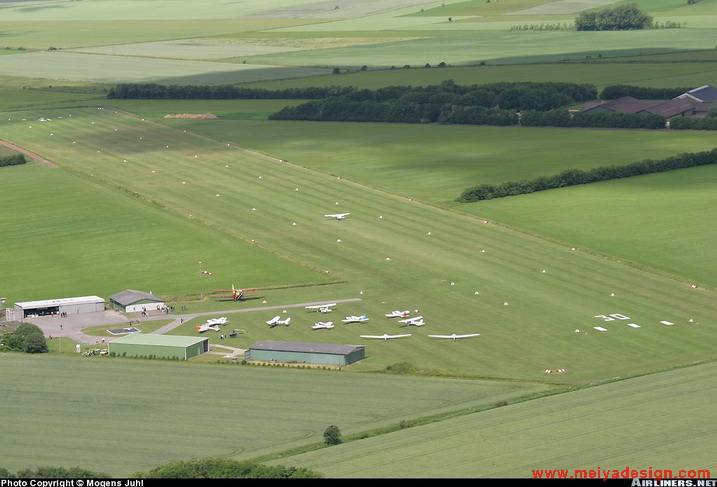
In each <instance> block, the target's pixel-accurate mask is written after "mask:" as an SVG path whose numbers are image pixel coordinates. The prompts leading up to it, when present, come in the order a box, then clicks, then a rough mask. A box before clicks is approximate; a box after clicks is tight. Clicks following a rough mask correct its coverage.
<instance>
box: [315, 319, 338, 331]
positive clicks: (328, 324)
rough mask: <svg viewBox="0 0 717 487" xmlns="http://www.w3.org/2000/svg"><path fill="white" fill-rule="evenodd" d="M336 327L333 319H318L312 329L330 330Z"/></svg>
mask: <svg viewBox="0 0 717 487" xmlns="http://www.w3.org/2000/svg"><path fill="white" fill-rule="evenodd" d="M333 327H334V322H333V321H318V322H316V323H314V324H313V326H312V327H311V329H312V330H330V329H332V328H333Z"/></svg>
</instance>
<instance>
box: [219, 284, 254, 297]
mask: <svg viewBox="0 0 717 487" xmlns="http://www.w3.org/2000/svg"><path fill="white" fill-rule="evenodd" d="M252 291H256V288H245V289H237V288H235V287H234V284H232V288H231V289H215V290H214V291H209V294H212V295H214V296H213V297H214V298H215V299H218V300H221V301H244V300H245V299H247V297H246V294H247V293H249V292H252Z"/></svg>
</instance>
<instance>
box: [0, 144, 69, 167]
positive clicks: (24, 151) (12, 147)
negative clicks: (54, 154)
mask: <svg viewBox="0 0 717 487" xmlns="http://www.w3.org/2000/svg"><path fill="white" fill-rule="evenodd" d="M0 145H1V146H3V147H7V148H8V149H10V150H14V151H15V152H19V153H21V154H24V155H25V157H27V158H29V159H31V160H33V161H35V162H39V163H40V164H43V165H45V166H48V167H57V164H55V163H54V162H52V161H49V160H47V159H45V158H44V157H42V156H41V155H40V154H36V153H35V152H32V151H29V150H27V149H24V148H22V147H20V146H19V145H15V144H13V143H12V142H8V141H6V140H0Z"/></svg>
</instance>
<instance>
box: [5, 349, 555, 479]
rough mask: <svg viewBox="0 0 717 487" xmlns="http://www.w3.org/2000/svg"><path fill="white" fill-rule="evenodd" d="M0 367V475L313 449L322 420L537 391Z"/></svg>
mask: <svg viewBox="0 0 717 487" xmlns="http://www.w3.org/2000/svg"><path fill="white" fill-rule="evenodd" d="M0 371H2V377H3V400H2V401H0V414H1V415H2V418H3V438H4V439H5V440H6V441H4V442H2V444H1V445H0V454H2V457H3V466H4V467H6V468H9V469H10V470H17V469H20V468H27V467H32V466H38V465H68V466H75V465H79V466H81V467H85V468H91V469H92V470H95V471H100V472H107V473H110V474H113V475H118V476H126V475H129V474H131V473H132V472H136V471H138V470H145V469H149V468H153V467H155V466H157V465H159V464H161V463H165V462H168V461H172V460H186V459H190V458H194V457H206V456H228V455H232V456H242V457H248V456H252V455H256V454H258V453H261V452H267V451H270V450H272V449H277V448H286V447H289V446H292V445H295V444H304V443H307V442H315V441H319V440H320V438H321V433H322V432H323V430H324V429H325V428H326V427H327V426H328V425H330V424H337V425H339V427H340V428H341V429H342V431H344V433H345V434H347V433H352V432H353V433H355V432H359V431H364V430H368V429H371V428H373V427H376V426H381V425H389V424H395V423H398V422H399V421H401V420H404V419H410V418H414V417H419V416H425V415H431V414H439V413H442V412H447V411H451V410H455V409H460V408H468V407H481V406H487V405H490V404H493V403H494V402H495V401H496V400H510V399H514V398H517V397H519V396H521V395H525V394H532V393H536V392H540V391H544V390H546V388H545V387H544V386H540V385H521V384H517V383H505V382H491V381H464V380H438V379H427V378H411V377H399V376H387V375H369V374H366V375H363V374H352V375H351V378H350V380H347V375H346V374H344V373H340V372H320V371H313V372H311V371H301V370H276V369H265V368H253V367H251V368H250V367H232V366H224V367H222V366H207V365H193V364H180V363H168V362H159V361H154V362H150V361H144V360H122V359H107V358H99V357H94V358H78V357H73V358H70V357H61V356H52V355H50V356H27V355H24V354H15V353H3V354H0ZM319 390H320V391H321V393H320V394H318V393H317V391H319ZM50 442H51V443H50ZM48 444H51V445H52V446H51V447H50V448H47V445H48ZM40 445H44V447H40Z"/></svg>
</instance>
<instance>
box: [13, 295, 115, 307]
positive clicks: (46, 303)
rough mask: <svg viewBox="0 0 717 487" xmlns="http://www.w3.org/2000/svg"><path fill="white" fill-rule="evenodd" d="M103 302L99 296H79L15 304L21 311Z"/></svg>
mask: <svg viewBox="0 0 717 487" xmlns="http://www.w3.org/2000/svg"><path fill="white" fill-rule="evenodd" d="M104 302H105V300H104V299H102V298H101V297H99V296H80V297H77V298H59V299H46V300H43V301H23V302H20V303H15V306H17V307H20V308H22V309H36V308H52V307H55V306H69V305H73V304H100V303H104Z"/></svg>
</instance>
